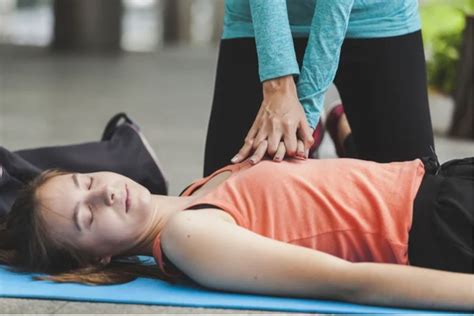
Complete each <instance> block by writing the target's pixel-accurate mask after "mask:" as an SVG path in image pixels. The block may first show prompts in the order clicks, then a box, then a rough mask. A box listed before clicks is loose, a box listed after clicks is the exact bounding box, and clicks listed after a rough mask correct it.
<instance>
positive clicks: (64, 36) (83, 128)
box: [0, 0, 474, 194]
mask: <svg viewBox="0 0 474 316" xmlns="http://www.w3.org/2000/svg"><path fill="white" fill-rule="evenodd" d="M223 11H224V0H0V145H2V146H4V147H6V148H8V149H10V150H17V149H23V148H32V147H38V146H46V145H62V144H72V143H77V142H85V141H95V140H98V139H99V137H100V135H101V132H102V129H103V127H104V126H105V123H106V122H107V120H108V119H109V118H110V117H111V116H112V115H113V114H115V113H117V112H120V111H125V112H127V113H128V114H129V115H130V116H131V117H132V118H133V119H135V120H136V121H137V122H138V124H139V125H140V126H141V127H142V130H143V131H144V133H145V135H146V136H147V137H148V138H149V140H150V143H151V145H152V146H153V148H154V149H155V150H156V152H157V155H158V157H159V159H160V160H161V162H162V164H163V167H164V169H165V170H166V171H167V175H168V177H169V180H170V185H171V187H170V193H172V194H177V193H179V191H180V190H181V189H182V188H183V187H184V186H185V185H186V184H188V183H189V182H190V181H192V180H193V179H195V178H198V177H200V176H201V175H202V166H203V155H204V142H205V134H206V129H207V120H208V117H209V112H210V107H211V102H212V93H213V85H214V75H215V68H216V63H217V53H218V43H219V38H220V35H221V31H222V24H223ZM420 13H421V17H422V23H423V36H424V40H425V49H426V56H427V63H428V76H429V92H430V107H431V112H432V120H433V125H434V131H435V134H436V146H437V151H438V152H439V155H440V158H441V160H442V161H443V160H444V161H445V160H447V159H450V158H455V157H461V156H468V155H469V156H473V155H474V142H473V140H474V131H473V120H474V113H473V96H472V94H473V78H472V76H473V63H472V55H473V51H472V50H473V14H474V0H448V1H443V0H431V1H428V0H425V1H420ZM230 97H231V96H230ZM334 156H335V154H334V149H333V147H332V145H331V144H330V142H329V137H326V138H325V140H324V143H323V146H322V148H321V157H322V158H325V157H334Z"/></svg>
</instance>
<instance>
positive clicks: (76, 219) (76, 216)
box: [72, 173, 82, 231]
mask: <svg viewBox="0 0 474 316" xmlns="http://www.w3.org/2000/svg"><path fill="white" fill-rule="evenodd" d="M72 180H73V181H74V184H75V185H76V187H77V188H80V186H79V180H78V179H77V173H74V174H73V175H72ZM78 206H79V203H77V204H76V206H75V207H74V211H73V212H74V215H73V221H74V224H75V225H76V228H77V229H78V230H79V231H82V229H81V226H80V225H79V207H78Z"/></svg>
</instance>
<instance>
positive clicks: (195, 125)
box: [0, 46, 474, 314]
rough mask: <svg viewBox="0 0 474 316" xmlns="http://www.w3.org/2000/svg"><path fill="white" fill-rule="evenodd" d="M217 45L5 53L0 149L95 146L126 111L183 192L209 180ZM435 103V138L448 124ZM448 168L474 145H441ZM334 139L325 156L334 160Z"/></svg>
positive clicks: (125, 309)
mask: <svg viewBox="0 0 474 316" xmlns="http://www.w3.org/2000/svg"><path fill="white" fill-rule="evenodd" d="M216 60H217V48H215V47H211V48H209V47H193V48H189V47H181V48H179V47H177V48H168V49H165V50H162V51H160V52H157V53H154V54H124V55H120V56H117V57H112V58H109V57H99V56H95V57H84V56H77V55H52V54H50V53H49V52H48V51H47V50H45V49H38V48H18V47H11V46H0V144H1V145H2V146H4V147H6V148H9V149H10V150H16V149H23V148H32V147H38V146H46V145H62V144H72V143H78V142H85V141H95V140H98V139H99V138H100V136H101V133H102V130H103V128H104V126H105V124H106V122H107V121H108V119H109V118H110V117H111V116H112V115H113V114H115V113H117V112H121V111H125V112H127V113H128V114H129V115H130V116H131V117H132V118H133V119H134V120H135V121H136V122H138V123H139V125H140V126H141V127H142V130H143V132H144V134H145V135H146V136H147V137H148V139H149V141H150V143H151V145H152V147H153V148H154V149H155V151H156V153H157V155H158V158H159V159H160V161H161V163H162V165H163V168H164V169H165V170H166V173H167V175H168V178H169V179H170V194H174V195H175V194H178V193H179V192H180V191H181V190H182V189H183V188H184V187H185V186H186V185H187V184H189V183H190V182H191V181H192V180H194V179H196V178H199V177H201V174H202V166H203V158H204V157H203V155H204V154H203V152H204V142H205V133H206V128H207V120H208V116H209V111H210V106H211V101H212V93H213V91H212V89H213V84H214V72H215V67H216ZM440 104H441V103H440V102H438V101H436V100H434V101H433V106H432V116H433V122H434V123H435V131H438V132H439V131H441V133H442V131H443V129H445V126H446V122H447V120H448V119H449V113H448V115H447V114H446V107H445V106H443V105H440ZM436 147H437V152H438V154H439V157H440V161H446V160H448V159H451V158H456V157H464V156H473V154H474V142H469V141H460V140H452V139H448V138H446V137H443V136H437V137H436ZM334 156H335V154H334V149H333V147H332V145H331V144H330V141H329V137H326V138H325V140H324V142H323V145H322V147H321V157H322V158H326V157H334ZM0 311H1V312H2V313H32V312H34V313H46V314H56V313H91V312H92V313H97V314H101V313H185V314H189V313H229V312H235V313H247V312H250V311H244V310H238V311H237V310H216V309H198V308H176V307H167V306H147V305H128V304H124V305H122V304H101V303H82V302H67V301H48V300H29V299H0Z"/></svg>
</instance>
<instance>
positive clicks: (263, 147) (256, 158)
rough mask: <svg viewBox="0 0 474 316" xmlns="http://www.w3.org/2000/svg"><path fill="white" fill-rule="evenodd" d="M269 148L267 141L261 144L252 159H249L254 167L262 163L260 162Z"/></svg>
mask: <svg viewBox="0 0 474 316" xmlns="http://www.w3.org/2000/svg"><path fill="white" fill-rule="evenodd" d="M267 147H268V142H267V141H266V140H264V141H262V142H260V144H259V145H258V147H257V149H256V150H255V152H254V153H253V155H252V157H250V159H249V160H250V163H251V164H252V165H255V164H257V163H259V162H260V160H262V158H263V156H264V155H265V153H266V152H267Z"/></svg>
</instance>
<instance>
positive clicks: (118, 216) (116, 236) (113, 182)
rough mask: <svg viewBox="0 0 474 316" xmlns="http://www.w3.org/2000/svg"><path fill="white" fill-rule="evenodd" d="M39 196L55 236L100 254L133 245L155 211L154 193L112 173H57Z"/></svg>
mask: <svg viewBox="0 0 474 316" xmlns="http://www.w3.org/2000/svg"><path fill="white" fill-rule="evenodd" d="M36 196H37V199H38V201H39V202H40V206H39V210H40V212H41V216H43V218H44V220H45V222H46V226H47V229H48V231H50V232H51V233H52V236H53V237H54V238H55V239H56V240H59V241H61V242H63V241H64V242H67V243H70V244H72V245H75V246H77V247H78V248H79V249H81V250H82V251H85V252H86V253H88V254H89V255H90V256H93V257H95V258H100V257H104V256H114V255H117V254H121V253H123V252H124V251H126V250H129V249H130V248H132V247H133V246H134V245H136V243H138V241H139V240H140V238H142V237H143V233H144V227H146V223H147V222H149V221H151V216H152V215H153V205H152V204H153V203H152V201H153V199H152V198H151V194H150V191H148V189H146V188H145V187H143V186H142V185H140V184H138V183H136V182H134V181H133V180H131V179H129V178H127V177H124V176H122V175H119V174H116V173H112V172H95V173H84V174H81V173H72V174H66V175H59V176H55V177H53V178H51V179H50V180H48V181H47V182H46V183H45V184H43V185H42V186H41V187H40V188H39V190H38V191H37V195H36Z"/></svg>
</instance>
